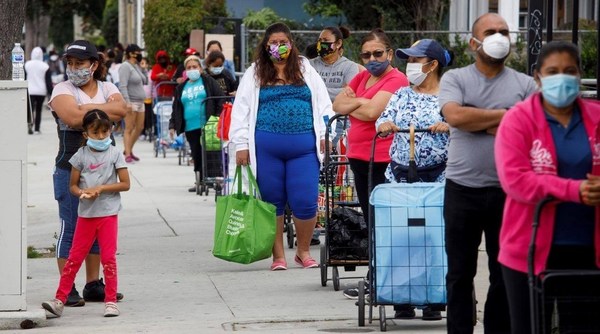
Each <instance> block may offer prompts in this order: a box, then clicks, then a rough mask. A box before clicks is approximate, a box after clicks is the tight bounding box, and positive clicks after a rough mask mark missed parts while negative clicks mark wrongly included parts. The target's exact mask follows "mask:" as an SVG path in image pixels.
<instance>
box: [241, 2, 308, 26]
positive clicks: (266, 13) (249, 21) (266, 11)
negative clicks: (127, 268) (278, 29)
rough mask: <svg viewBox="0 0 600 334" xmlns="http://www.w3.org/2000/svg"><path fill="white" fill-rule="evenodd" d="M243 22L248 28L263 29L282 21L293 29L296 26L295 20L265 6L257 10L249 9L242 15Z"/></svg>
mask: <svg viewBox="0 0 600 334" xmlns="http://www.w3.org/2000/svg"><path fill="white" fill-rule="evenodd" d="M243 22H244V25H246V27H247V28H248V29H265V28H267V27H268V26H270V25H271V24H273V23H275V22H283V23H285V24H287V25H288V26H289V27H290V29H294V28H296V27H297V26H298V24H297V23H296V22H294V21H292V20H289V19H286V18H283V17H281V16H279V15H277V13H275V11H274V10H273V9H271V8H270V7H265V8H263V9H261V10H258V11H254V10H249V11H248V14H246V17H244V19H243Z"/></svg>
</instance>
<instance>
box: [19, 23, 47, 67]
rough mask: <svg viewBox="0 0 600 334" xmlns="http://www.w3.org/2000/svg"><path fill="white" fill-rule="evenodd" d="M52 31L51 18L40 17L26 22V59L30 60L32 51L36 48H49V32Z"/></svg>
mask: <svg viewBox="0 0 600 334" xmlns="http://www.w3.org/2000/svg"><path fill="white" fill-rule="evenodd" d="M49 29H50V16H47V15H44V16H41V15H40V16H38V17H34V18H33V19H31V20H30V19H27V20H25V47H23V49H24V50H25V58H26V59H27V60H29V58H30V56H31V50H33V48H35V47H36V46H44V47H47V46H48V30H49Z"/></svg>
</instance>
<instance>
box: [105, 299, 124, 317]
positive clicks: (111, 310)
mask: <svg viewBox="0 0 600 334" xmlns="http://www.w3.org/2000/svg"><path fill="white" fill-rule="evenodd" d="M119 314H121V312H119V308H118V307H117V303H112V302H108V303H106V304H104V316H105V317H118V316H119Z"/></svg>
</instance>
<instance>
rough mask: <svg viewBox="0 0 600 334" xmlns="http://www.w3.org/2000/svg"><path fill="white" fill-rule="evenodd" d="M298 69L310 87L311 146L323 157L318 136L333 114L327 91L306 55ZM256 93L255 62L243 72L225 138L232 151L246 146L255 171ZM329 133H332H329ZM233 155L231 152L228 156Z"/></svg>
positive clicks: (321, 137)
mask: <svg viewBox="0 0 600 334" xmlns="http://www.w3.org/2000/svg"><path fill="white" fill-rule="evenodd" d="M301 60H302V64H301V71H302V76H303V77H304V81H305V82H306V85H307V86H308V88H309V89H310V93H311V101H312V112H313V127H314V130H315V135H316V142H315V146H316V148H317V155H318V156H319V160H322V159H323V155H322V154H319V153H318V152H320V142H321V139H324V138H325V132H326V131H327V124H326V122H327V119H329V118H331V117H333V115H334V113H333V109H332V107H331V99H330V98H329V94H328V93H327V87H326V86H325V83H324V82H323V79H322V78H321V76H320V75H319V73H317V71H315V69H314V68H313V67H312V66H311V65H310V63H309V61H308V59H306V58H305V57H301ZM259 93H260V82H259V81H258V80H257V79H256V78H255V64H254V63H253V64H252V65H251V66H250V67H249V68H248V69H247V70H246V72H245V73H244V76H242V79H241V80H240V84H239V86H238V90H237V93H236V94H235V101H234V103H233V109H232V111H231V125H230V128H229V139H230V140H231V142H232V143H233V144H234V145H235V151H236V152H237V151H242V150H250V167H251V168H252V172H254V175H256V149H255V143H254V133H255V130H256V115H257V113H258V95H259ZM332 136H333V135H332ZM230 159H235V156H230Z"/></svg>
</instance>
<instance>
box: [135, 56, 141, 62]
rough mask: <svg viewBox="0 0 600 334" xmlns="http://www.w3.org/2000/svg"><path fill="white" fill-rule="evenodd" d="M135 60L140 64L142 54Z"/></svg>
mask: <svg viewBox="0 0 600 334" xmlns="http://www.w3.org/2000/svg"><path fill="white" fill-rule="evenodd" d="M135 60H137V62H138V63H140V62H141V61H142V55H140V54H138V55H136V56H135Z"/></svg>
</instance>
